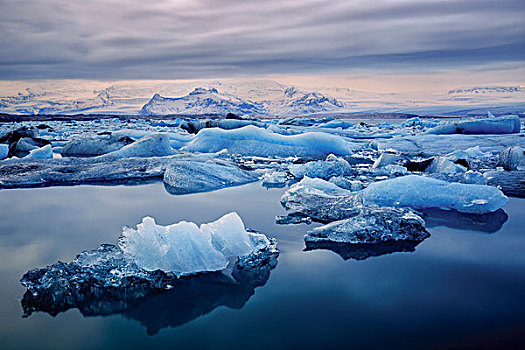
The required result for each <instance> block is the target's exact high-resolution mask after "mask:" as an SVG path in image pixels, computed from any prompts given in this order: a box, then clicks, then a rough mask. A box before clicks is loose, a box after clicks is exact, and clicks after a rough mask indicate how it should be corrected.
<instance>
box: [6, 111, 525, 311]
mask: <svg viewBox="0 0 525 350" xmlns="http://www.w3.org/2000/svg"><path fill="white" fill-rule="evenodd" d="M2 127H3V128H6V129H5V131H4V132H3V133H2V134H0V141H1V142H0V158H2V159H4V160H2V161H0V188H20V187H31V186H53V185H68V184H79V183H107V182H115V181H118V182H120V181H127V180H135V181H136V180H144V179H154V178H157V179H159V180H161V179H162V181H163V182H164V185H165V188H166V190H167V191H168V192H169V193H171V194H174V195H184V194H188V193H195V192H203V191H212V190H216V189H220V188H224V187H230V186H237V185H242V184H246V183H249V182H255V181H258V180H262V185H263V186H265V187H286V186H289V188H288V189H287V190H286V191H285V192H284V194H283V195H282V197H281V204H282V205H283V206H284V207H285V208H286V209H287V210H289V211H290V212H289V214H288V215H287V216H281V217H277V219H276V221H277V222H278V223H280V224H297V223H311V222H312V221H317V222H319V223H321V224H322V226H319V227H316V228H315V229H313V230H311V231H310V232H308V233H307V234H306V236H305V245H306V249H307V250H312V249H330V250H332V251H334V252H337V253H338V254H340V255H341V256H342V257H343V258H345V259H349V258H352V259H358V260H359V259H365V258H368V257H370V256H377V255H382V254H387V253H392V252H396V251H413V250H414V249H415V247H416V246H417V245H418V244H419V243H420V242H422V241H423V240H425V239H427V238H428V237H429V236H430V235H429V233H428V231H427V229H426V226H427V222H434V223H435V222H441V221H443V220H445V221H446V218H447V217H451V216H450V215H462V216H465V217H466V218H468V220H470V221H473V222H481V223H482V224H483V225H485V226H487V225H488V224H487V222H488V221H487V220H486V219H484V218H486V217H489V216H491V217H494V218H496V219H497V220H496V221H498V222H501V220H503V222H504V220H506V214H504V212H503V211H502V208H503V207H504V206H505V205H506V204H507V202H508V199H507V197H506V195H505V194H507V195H513V196H522V197H524V196H525V191H524V190H523V183H524V182H523V178H524V175H523V174H524V173H525V155H524V147H525V137H523V134H522V133H520V132H521V124H520V119H519V118H518V117H517V116H502V117H493V116H489V117H488V118H478V119H470V120H466V121H465V120H460V121H452V122H446V121H442V120H428V119H420V118H413V119H410V120H407V121H405V122H403V123H398V124H396V123H387V122H384V123H380V124H376V125H372V124H367V123H355V122H350V121H347V120H337V119H333V118H328V117H323V118H294V117H290V118H286V119H281V120H264V119H261V120H256V119H254V118H238V119H231V118H230V119H221V120H216V119H215V120H190V119H176V120H156V119H150V120H148V119H125V120H120V119H107V120H95V121H93V120H89V121H85V120H84V121H82V120H80V121H68V122H58V121H49V122H47V124H45V125H44V124H41V125H37V123H36V122H27V123H24V125H19V124H16V125H15V124H13V125H6V124H4V125H2ZM254 200H256V199H254ZM448 213H452V214H448ZM433 218H434V219H433ZM432 220H434V221H432ZM489 221H490V220H489ZM488 226H490V225H488ZM488 226H487V231H490V230H493V227H492V226H494V225H492V226H490V227H488ZM494 227H497V225H495V226H494ZM275 244H276V242H275V241H274V240H272V239H270V238H267V237H266V236H264V235H262V234H257V233H254V232H250V231H247V230H246V229H245V228H244V224H243V223H242V220H241V219H240V217H239V216H238V215H237V214H235V213H231V214H228V215H226V216H224V217H223V218H221V219H219V220H217V221H215V222H213V223H209V224H203V225H201V226H200V227H199V226H197V225H196V224H194V223H189V222H180V223H176V224H173V225H169V226H160V225H157V224H156V223H155V221H154V219H153V218H144V219H143V222H142V223H141V224H139V225H138V226H137V228H136V229H131V228H126V229H125V230H124V232H123V234H122V236H121V238H120V241H119V244H118V246H116V245H103V246H101V248H99V249H98V250H95V251H91V252H84V253H82V254H81V255H79V257H78V258H77V259H76V260H75V261H73V262H72V263H57V264H54V265H52V266H49V267H46V268H44V269H39V270H33V271H30V272H28V273H27V274H26V275H25V276H24V278H23V280H22V283H23V284H24V285H25V286H26V287H27V288H28V292H27V293H26V296H25V297H24V303H25V304H24V308H25V311H26V313H27V314H30V313H31V312H32V311H36V310H44V311H47V312H51V313H56V312H60V311H63V310H65V309H68V308H71V307H78V308H79V309H81V310H88V309H89V308H91V309H93V308H96V307H95V306H93V305H91V304H89V303H88V302H87V300H88V299H90V298H91V299H93V300H98V301H100V300H99V299H100V298H99V299H97V298H96V297H95V294H96V295H98V296H100V295H105V294H104V293H116V296H114V297H115V298H124V299H126V298H128V299H126V300H127V302H130V303H132V302H134V300H135V301H136V300H137V299H140V298H143V297H145V296H146V295H151V294H155V293H158V292H159V291H166V290H169V289H171V288H174V286H175V285H178V284H179V285H180V283H182V282H181V281H183V280H184V281H196V280H195V278H199V279H201V278H202V276H203V275H205V276H207V275H208V274H212V275H214V276H215V274H217V273H219V274H221V273H222V275H226V274H227V273H226V271H232V269H233V271H234V272H235V273H234V275H233V279H234V280H236V281H237V282H238V279H239V278H241V277H239V276H241V275H242V274H244V275H243V276H244V277H243V278H242V280H243V281H245V282H246V281H251V280H250V279H249V278H248V277H247V276H251V278H254V279H255V280H257V282H253V283H252V282H247V283H248V285H249V286H254V285H262V284H264V282H265V278H266V279H267V277H268V275H269V271H270V270H271V269H272V268H273V267H274V266H275V264H276V257H277V255H278V252H277V250H276V246H275ZM247 269H249V270H250V271H251V272H250V273H247ZM255 271H263V272H261V273H262V275H261V273H259V272H257V273H256V272H255ZM258 276H259V277H258ZM260 276H265V277H264V278H260ZM221 278H222V277H221ZM93 281H96V285H97V288H99V289H100V290H102V291H103V292H100V291H98V292H96V293H95V292H93V289H92V287H93V286H92V285H91V284H92V283H93ZM130 281H131V282H130ZM188 283H194V282H188ZM243 283H244V282H243ZM57 286H62V287H61V288H57ZM86 287H88V288H86ZM110 288H113V292H110V291H109V289H110ZM181 288H183V287H181ZM250 288H251V287H250ZM126 290H127V291H128V292H126ZM250 290H251V291H252V292H253V288H251V289H250ZM71 291H73V292H72V294H71ZM86 291H90V292H89V293H91V294H89V293H87V292H86ZM131 291H133V292H131ZM86 293H87V294H86ZM97 293H98V294H97ZM54 300H55V301H56V300H58V301H60V302H61V303H62V306H60V307H59V306H57V303H54V302H53V301H54ZM119 305H120V306H118V307H117V306H115V310H114V312H120V311H122V310H124V309H125V307H123V306H122V305H121V304H119ZM86 312H87V311H86Z"/></svg>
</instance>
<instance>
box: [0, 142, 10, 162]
mask: <svg viewBox="0 0 525 350" xmlns="http://www.w3.org/2000/svg"><path fill="white" fill-rule="evenodd" d="M8 154H9V145H5V144H3V143H0V160H2V159H6V158H7V155H8Z"/></svg>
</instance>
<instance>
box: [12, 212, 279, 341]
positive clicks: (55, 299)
mask: <svg viewBox="0 0 525 350" xmlns="http://www.w3.org/2000/svg"><path fill="white" fill-rule="evenodd" d="M119 245H120V247H119V246H115V245H112V244H103V245H101V246H100V247H99V248H98V249H95V250H91V251H85V252H83V253H81V254H80V255H78V256H77V258H76V259H75V260H74V261H73V262H70V263H64V262H57V263H55V264H53V265H51V266H48V267H45V268H42V269H34V270H31V271H28V272H27V273H26V274H25V275H24V276H23V277H22V279H21V283H22V285H24V286H25V287H26V288H27V292H26V293H25V295H24V297H23V299H22V306H23V308H24V313H25V315H26V316H28V315H30V314H31V313H32V312H35V311H44V312H48V313H50V314H51V315H56V314H57V313H59V312H63V311H66V310H68V309H70V308H74V307H76V308H78V309H79V310H80V312H81V313H82V314H83V315H107V314H112V313H117V312H127V311H128V310H129V309H131V308H133V307H134V306H137V305H141V304H143V303H144V302H145V301H146V300H148V299H147V298H150V297H153V296H156V295H160V293H162V295H169V294H170V293H172V292H173V293H177V295H179V294H181V295H185V296H188V293H186V292H188V291H193V292H194V293H202V292H203V289H205V290H206V291H208V290H214V291H216V292H217V293H214V295H215V294H217V295H216V296H213V297H211V299H209V301H212V304H211V305H216V306H218V305H221V302H220V300H221V299H222V298H224V297H225V296H226V295H229V294H230V292H229V291H230V289H231V290H232V292H234V291H238V292H241V291H244V290H245V292H243V293H242V294H243V297H242V298H240V299H239V305H240V306H242V304H243V303H244V302H245V301H246V300H247V299H248V298H249V297H250V296H251V295H252V294H253V289H254V288H255V287H257V286H260V285H264V284H265V283H266V280H267V279H268V276H269V272H270V270H271V269H273V268H274V267H275V266H276V264H277V260H276V259H277V256H278V255H279V252H278V250H277V248H276V241H275V240H274V239H268V238H267V237H266V236H264V235H262V234H258V233H255V232H248V231H246V230H245V228H244V225H243V223H242V221H241V219H240V218H239V217H238V215H237V214H235V213H230V214H227V215H225V216H223V217H222V218H221V219H219V220H217V221H215V222H212V223H209V224H203V225H201V226H200V228H199V227H197V225H195V224H193V223H188V222H180V223H178V224H174V225H169V226H159V225H156V224H155V223H154V221H153V219H151V218H145V219H144V220H143V223H142V224H139V225H138V226H137V230H133V229H130V228H125V229H124V233H123V235H122V236H121V239H120V242H119ZM226 267H228V268H227V269H226V270H224V268H226ZM220 285H222V286H224V287H223V288H220V290H216V289H217V288H218V287H219V286H220ZM229 285H230V286H232V288H229V287H227V286H229ZM233 286H240V287H239V288H237V287H233ZM188 288H190V289H189V290H188ZM225 289H226V290H225ZM185 291H186V292H185ZM225 293H226V295H225ZM190 295H191V293H190ZM149 300H151V299H149ZM179 301H181V302H183V300H179ZM200 301H201V302H202V303H205V304H206V303H207V301H208V298H203V299H200ZM187 302H190V301H189V300H188V301H187ZM178 305H180V303H179V304H178ZM216 306H215V307H216ZM213 308H214V307H213V306H212V307H211V308H210V309H209V310H208V309H207V308H206V307H205V308H198V307H197V306H195V307H194V308H192V309H195V310H197V309H198V310H203V311H205V310H208V311H206V312H209V311H211V310H212V309H213ZM203 313H205V312H203ZM133 318H135V317H133ZM193 318H195V316H192V313H190V314H188V315H186V317H180V318H178V317H177V318H175V319H174V322H173V323H172V322H168V325H173V326H176V325H178V324H181V323H184V322H180V323H179V322H177V320H184V319H185V320H186V321H185V322H187V321H189V320H191V319H193ZM153 328H154V329H156V330H157V331H158V329H159V328H157V327H153ZM161 328H162V327H161Z"/></svg>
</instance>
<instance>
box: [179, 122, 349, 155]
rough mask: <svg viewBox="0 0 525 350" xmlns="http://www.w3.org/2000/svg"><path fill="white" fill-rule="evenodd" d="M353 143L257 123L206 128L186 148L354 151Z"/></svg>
mask: <svg viewBox="0 0 525 350" xmlns="http://www.w3.org/2000/svg"><path fill="white" fill-rule="evenodd" d="M350 146H351V144H350V143H348V142H346V141H345V140H343V139H342V138H341V137H338V136H334V135H329V134H326V133H322V132H308V133H304V134H299V135H291V136H285V135H280V134H276V133H273V132H270V131H267V130H265V129H262V128H258V127H256V126H253V125H249V126H245V127H243V128H239V129H234V130H222V129H218V128H211V129H203V130H201V131H199V133H198V134H197V135H196V136H195V138H194V139H193V140H192V141H191V142H190V143H188V144H187V145H186V146H184V147H183V148H182V150H186V151H192V152H218V151H220V150H222V149H226V150H227V151H228V153H231V154H242V155H246V156H262V157H275V156H280V157H287V156H299V157H302V156H305V157H306V156H323V155H328V154H330V153H332V154H335V155H350V154H351V153H352V151H351V149H350Z"/></svg>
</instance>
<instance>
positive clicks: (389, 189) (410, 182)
mask: <svg viewBox="0 0 525 350" xmlns="http://www.w3.org/2000/svg"><path fill="white" fill-rule="evenodd" d="M362 195H363V199H364V202H365V204H377V205H380V206H393V207H410V208H414V209H425V208H441V209H453V210H457V211H458V212H462V213H475V214H484V213H490V212H494V211H496V210H498V209H500V208H502V207H504V206H505V205H506V204H507V203H508V198H507V197H505V195H504V194H503V193H502V192H501V191H500V190H499V189H497V188H496V187H492V186H486V185H472V184H462V183H454V182H453V183H450V182H446V181H442V180H437V179H433V178H429V177H424V176H418V175H409V176H403V177H398V178H395V179H389V180H384V181H379V182H375V183H372V184H370V185H369V186H368V187H367V188H365V189H364V190H363V191H362Z"/></svg>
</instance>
